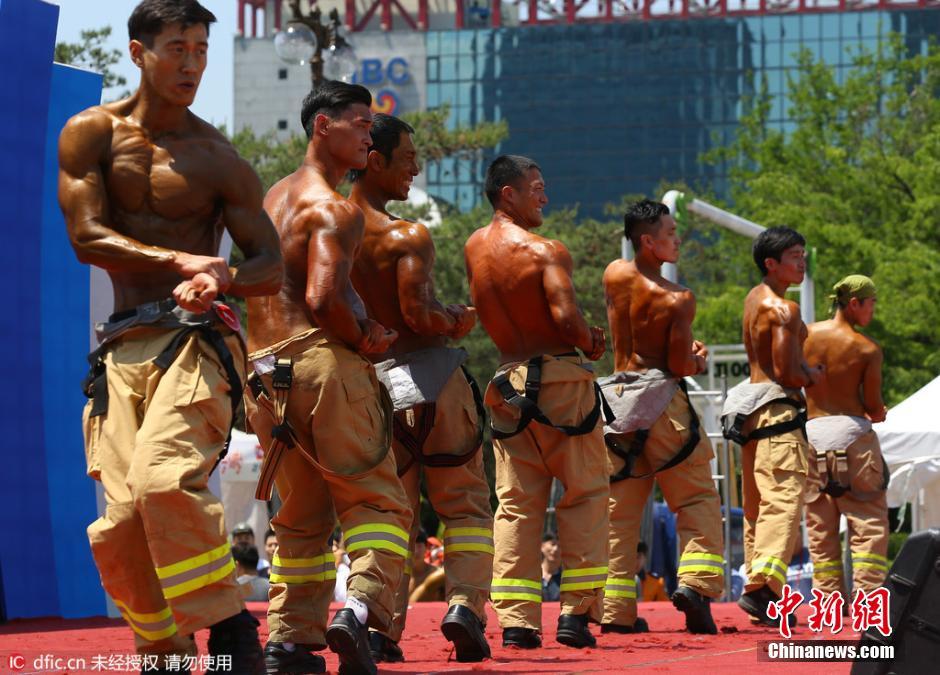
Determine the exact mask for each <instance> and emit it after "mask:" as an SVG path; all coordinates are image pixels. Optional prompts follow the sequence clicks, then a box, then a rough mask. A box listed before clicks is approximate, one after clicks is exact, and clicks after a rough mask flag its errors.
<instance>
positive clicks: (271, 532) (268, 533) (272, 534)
mask: <svg viewBox="0 0 940 675" xmlns="http://www.w3.org/2000/svg"><path fill="white" fill-rule="evenodd" d="M276 536H277V532H275V531H274V528H273V527H269V528H268V529H267V530H265V532H264V539H263V540H262V541H264V542H265V543H267V541H268V537H276Z"/></svg>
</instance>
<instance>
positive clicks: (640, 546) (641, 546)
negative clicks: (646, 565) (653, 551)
mask: <svg viewBox="0 0 940 675" xmlns="http://www.w3.org/2000/svg"><path fill="white" fill-rule="evenodd" d="M648 550H649V549H648V548H647V546H646V542H645V541H638V542H637V543H636V554H637V555H646V553H647V551H648Z"/></svg>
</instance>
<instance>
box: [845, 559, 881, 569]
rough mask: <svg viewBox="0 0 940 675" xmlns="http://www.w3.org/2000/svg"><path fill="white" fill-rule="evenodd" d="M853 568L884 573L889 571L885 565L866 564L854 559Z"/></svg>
mask: <svg viewBox="0 0 940 675" xmlns="http://www.w3.org/2000/svg"><path fill="white" fill-rule="evenodd" d="M852 567H858V568H859V569H861V568H870V569H875V570H881V571H882V572H887V571H888V566H887V565H885V564H884V563H877V562H865V561H858V562H856V561H855V560H854V559H853V560H852Z"/></svg>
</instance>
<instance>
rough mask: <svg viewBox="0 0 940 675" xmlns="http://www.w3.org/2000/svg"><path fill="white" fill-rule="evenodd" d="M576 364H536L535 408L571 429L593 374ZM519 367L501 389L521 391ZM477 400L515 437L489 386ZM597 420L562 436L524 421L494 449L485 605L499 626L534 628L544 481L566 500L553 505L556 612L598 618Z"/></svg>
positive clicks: (601, 518) (602, 515)
mask: <svg viewBox="0 0 940 675" xmlns="http://www.w3.org/2000/svg"><path fill="white" fill-rule="evenodd" d="M582 362H583V359H582V358H581V357H575V356H564V357H557V358H556V357H553V356H545V357H544V361H543V363H542V386H541V390H540V391H539V397H538V406H539V408H541V410H542V412H543V413H545V415H546V416H547V417H548V418H549V419H550V420H551V421H552V422H553V423H554V424H559V425H569V426H573V425H578V424H580V423H581V422H582V421H583V420H584V419H585V418H586V417H587V416H588V415H589V414H590V412H591V410H592V409H593V408H594V404H595V392H594V376H593V374H592V373H590V372H588V371H586V370H584V369H583V368H581V367H580V366H579V365H578V364H579V363H582ZM527 370H528V369H527V366H526V364H525V363H523V364H521V365H519V366H517V367H515V368H514V370H513V371H512V375H511V377H510V382H511V384H512V386H513V387H514V388H515V389H516V391H518V392H520V393H521V392H523V391H524V390H525V378H526V372H527ZM485 402H486V405H487V407H488V408H489V410H490V414H491V415H492V418H493V424H494V426H496V428H498V429H506V430H511V429H514V428H515V427H516V425H517V423H518V421H519V416H520V415H519V409H518V408H516V407H515V406H511V405H509V404H507V403H505V402H504V401H503V398H502V396H501V395H500V394H499V391H498V390H497V388H496V387H495V386H494V385H493V384H492V383H491V384H490V386H489V387H488V388H487V391H486V396H485ZM602 430H603V426H602V420H599V422H598V425H597V426H596V427H595V428H594V430H593V431H592V432H590V433H588V434H584V435H581V436H567V435H565V434H564V433H563V432H561V431H558V430H557V429H554V428H551V427H547V426H544V425H541V424H539V423H538V422H532V423H530V424H529V425H528V427H526V429H525V430H524V431H522V432H520V433H519V434H517V435H515V436H513V437H511V438H506V439H503V440H495V441H494V442H493V449H494V454H495V456H496V495H497V497H498V498H499V507H498V508H497V509H496V517H495V525H494V533H495V541H496V557H495V559H494V561H493V585H492V587H491V591H490V597H491V598H492V601H493V607H494V609H495V610H496V614H497V616H498V617H499V625H500V626H501V627H503V628H512V627H522V628H532V629H535V630H540V629H541V618H542V617H541V615H542V612H541V609H542V606H541V602H542V581H541V580H542V568H541V561H540V560H539V544H540V542H541V535H542V530H543V526H544V523H545V509H546V508H547V507H548V498H549V492H550V490H551V485H552V478H553V477H554V478H558V480H559V481H561V483H562V485H563V486H564V489H565V493H564V496H563V497H562V499H561V501H559V502H558V504H557V505H556V510H555V514H556V516H557V519H558V538H559V544H560V546H561V556H562V566H563V569H562V578H561V611H562V613H563V614H590V615H591V617H592V618H594V619H596V620H599V619H600V614H601V611H602V609H603V607H602V599H603V591H604V582H605V581H606V579H607V536H608V520H607V500H608V497H609V496H610V470H609V469H610V464H609V462H608V461H607V449H606V446H605V445H604V439H603V436H602Z"/></svg>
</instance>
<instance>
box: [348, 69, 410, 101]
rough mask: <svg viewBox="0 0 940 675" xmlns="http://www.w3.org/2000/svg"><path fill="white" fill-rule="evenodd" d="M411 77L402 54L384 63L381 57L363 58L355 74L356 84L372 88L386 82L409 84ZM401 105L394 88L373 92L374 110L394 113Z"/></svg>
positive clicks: (354, 80)
mask: <svg viewBox="0 0 940 675" xmlns="http://www.w3.org/2000/svg"><path fill="white" fill-rule="evenodd" d="M409 79H410V75H409V74H408V62H407V61H405V59H403V58H401V57H400V56H396V57H395V58H393V59H389V60H388V61H387V62H384V63H383V62H382V60H381V59H363V60H362V62H361V63H360V64H359V68H358V70H356V74H355V76H353V82H354V83H355V84H361V85H364V86H366V87H369V88H370V89H372V88H373V87H375V86H376V85H380V84H384V83H385V82H388V83H389V84H392V85H397V86H401V85H404V84H407V83H408V80H409ZM400 105H401V100H400V99H399V97H398V94H397V93H396V92H395V91H393V90H392V89H388V88H383V89H379V90H378V91H375V92H374V93H373V100H372V111H373V112H379V113H385V114H387V115H394V114H395V112H396V111H397V110H398V108H399V106H400Z"/></svg>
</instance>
